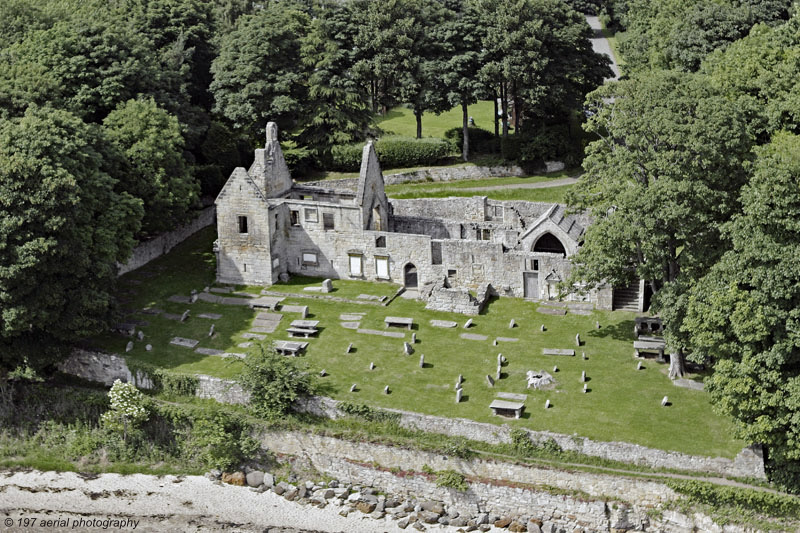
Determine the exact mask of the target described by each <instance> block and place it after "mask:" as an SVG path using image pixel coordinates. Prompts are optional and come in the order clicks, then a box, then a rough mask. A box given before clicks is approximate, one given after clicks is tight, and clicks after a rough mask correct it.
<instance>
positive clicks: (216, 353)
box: [194, 348, 225, 355]
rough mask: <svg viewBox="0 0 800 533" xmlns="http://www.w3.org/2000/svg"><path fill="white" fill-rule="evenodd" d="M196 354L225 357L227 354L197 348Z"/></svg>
mask: <svg viewBox="0 0 800 533" xmlns="http://www.w3.org/2000/svg"><path fill="white" fill-rule="evenodd" d="M194 352H195V353H200V354H203V355H223V354H224V353H225V351H224V350H215V349H214V348H196V349H195V350H194Z"/></svg>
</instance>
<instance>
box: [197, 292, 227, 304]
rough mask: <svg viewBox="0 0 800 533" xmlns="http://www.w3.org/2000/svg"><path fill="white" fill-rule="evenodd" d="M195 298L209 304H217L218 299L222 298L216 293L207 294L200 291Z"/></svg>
mask: <svg viewBox="0 0 800 533" xmlns="http://www.w3.org/2000/svg"><path fill="white" fill-rule="evenodd" d="M197 299H198V300H201V301H203V302H207V303H210V304H218V303H219V302H220V300H222V297H221V296H217V295H216V294H209V293H207V292H201V293H198V294H197Z"/></svg>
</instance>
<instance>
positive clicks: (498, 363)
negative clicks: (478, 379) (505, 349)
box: [497, 353, 505, 366]
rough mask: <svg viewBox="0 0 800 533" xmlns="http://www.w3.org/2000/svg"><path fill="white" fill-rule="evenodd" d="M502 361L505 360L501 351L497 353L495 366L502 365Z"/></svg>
mask: <svg viewBox="0 0 800 533" xmlns="http://www.w3.org/2000/svg"><path fill="white" fill-rule="evenodd" d="M503 361H505V359H503V354H501V353H499V354H497V366H500V365H502V364H503Z"/></svg>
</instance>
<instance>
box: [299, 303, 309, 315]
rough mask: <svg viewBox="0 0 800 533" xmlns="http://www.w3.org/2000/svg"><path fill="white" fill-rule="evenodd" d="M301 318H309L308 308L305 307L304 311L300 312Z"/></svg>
mask: <svg viewBox="0 0 800 533" xmlns="http://www.w3.org/2000/svg"><path fill="white" fill-rule="evenodd" d="M300 316H301V317H302V318H308V306H307V305H304V306H303V309H302V310H301V311H300Z"/></svg>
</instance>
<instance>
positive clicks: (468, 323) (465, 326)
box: [464, 318, 472, 329]
mask: <svg viewBox="0 0 800 533" xmlns="http://www.w3.org/2000/svg"><path fill="white" fill-rule="evenodd" d="M471 326H472V319H471V318H470V319H469V320H467V321H466V322H465V323H464V329H469V328H470V327H471Z"/></svg>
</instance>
